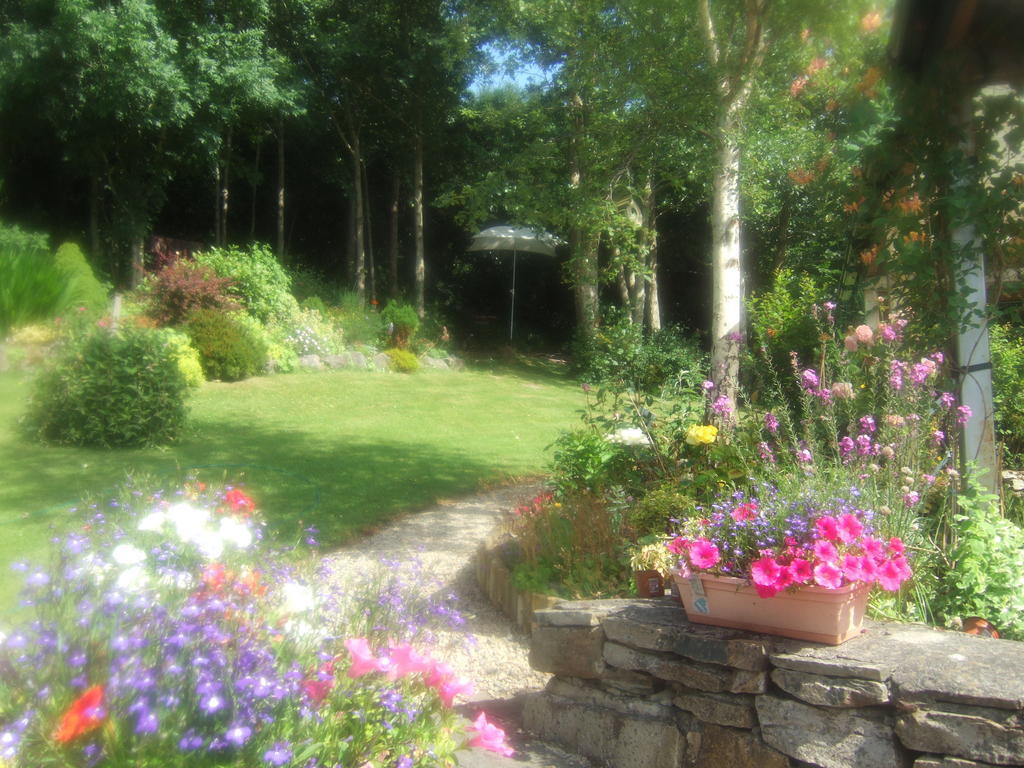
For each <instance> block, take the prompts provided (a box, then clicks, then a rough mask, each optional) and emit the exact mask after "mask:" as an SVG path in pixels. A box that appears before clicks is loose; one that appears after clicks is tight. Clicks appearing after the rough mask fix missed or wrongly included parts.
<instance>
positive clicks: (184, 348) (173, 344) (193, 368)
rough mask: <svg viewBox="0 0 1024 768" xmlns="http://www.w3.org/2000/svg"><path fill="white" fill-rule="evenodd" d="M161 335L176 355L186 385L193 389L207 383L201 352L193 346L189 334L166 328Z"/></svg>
mask: <svg viewBox="0 0 1024 768" xmlns="http://www.w3.org/2000/svg"><path fill="white" fill-rule="evenodd" d="M161 333H162V334H163V338H164V340H165V343H166V344H167V348H168V349H169V350H170V351H171V354H172V355H174V360H175V362H176V363H177V364H178V370H179V371H181V375H182V377H184V379H185V384H187V385H188V386H189V387H190V388H192V389H195V388H197V387H200V386H202V384H203V382H204V381H206V377H205V376H203V364H202V361H201V360H200V359H199V352H198V351H197V350H196V348H195V347H193V346H192V341H191V340H190V339H189V337H188V334H187V333H184V332H182V331H178V330H175V329H173V328H164V329H163V330H162V331H161Z"/></svg>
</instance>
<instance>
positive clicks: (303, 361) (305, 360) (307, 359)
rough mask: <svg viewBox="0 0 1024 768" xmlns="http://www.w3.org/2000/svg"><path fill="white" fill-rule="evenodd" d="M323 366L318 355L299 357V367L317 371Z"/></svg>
mask: <svg viewBox="0 0 1024 768" xmlns="http://www.w3.org/2000/svg"><path fill="white" fill-rule="evenodd" d="M323 367H324V364H323V361H322V360H321V359H320V355H303V356H302V357H300V358H299V368H303V369H305V370H307V371H319V370H320V369H322V368H323Z"/></svg>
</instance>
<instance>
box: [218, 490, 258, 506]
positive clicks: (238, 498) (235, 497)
mask: <svg viewBox="0 0 1024 768" xmlns="http://www.w3.org/2000/svg"><path fill="white" fill-rule="evenodd" d="M224 501H226V502H227V503H228V504H230V505H231V508H232V509H244V510H247V511H249V512H252V511H253V510H254V509H256V503H255V502H254V501H253V500H252V499H251V498H249V497H248V496H246V495H245V494H244V493H242V492H241V491H240V490H238V489H237V488H232V489H231V490H230V491H228V492H227V493H225V494H224Z"/></svg>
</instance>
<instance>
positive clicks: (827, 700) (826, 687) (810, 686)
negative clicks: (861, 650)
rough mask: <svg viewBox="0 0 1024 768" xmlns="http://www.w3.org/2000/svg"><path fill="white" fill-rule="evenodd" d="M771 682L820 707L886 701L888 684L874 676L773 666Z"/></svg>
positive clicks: (850, 705)
mask: <svg viewBox="0 0 1024 768" xmlns="http://www.w3.org/2000/svg"><path fill="white" fill-rule="evenodd" d="M772 682H773V683H775V684H776V685H777V686H779V688H781V689H782V690H784V691H785V692H786V693H788V694H790V695H792V696H795V697H796V698H798V699H800V700H801V701H806V702H807V703H808V704H815V705H818V706H822V707H872V706H878V705H881V704H888V703H889V701H890V699H891V694H890V693H889V687H888V686H887V685H885V683H879V682H876V681H874V680H858V679H856V678H848V677H847V678H844V677H824V676H822V675H811V674H808V673H806V672H794V671H792V670H789V669H776V670H775V671H773V672H772Z"/></svg>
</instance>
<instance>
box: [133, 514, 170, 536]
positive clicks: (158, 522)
mask: <svg viewBox="0 0 1024 768" xmlns="http://www.w3.org/2000/svg"><path fill="white" fill-rule="evenodd" d="M166 522H167V513H166V512H164V511H163V510H160V509H154V510H153V511H152V512H150V513H149V514H148V515H146V516H145V517H143V518H142V519H141V520H139V530H140V531H154V532H158V531H160V529H161V528H163V527H164V523H166Z"/></svg>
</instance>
